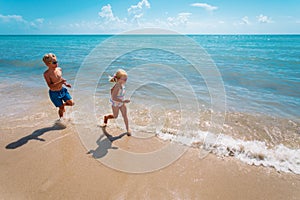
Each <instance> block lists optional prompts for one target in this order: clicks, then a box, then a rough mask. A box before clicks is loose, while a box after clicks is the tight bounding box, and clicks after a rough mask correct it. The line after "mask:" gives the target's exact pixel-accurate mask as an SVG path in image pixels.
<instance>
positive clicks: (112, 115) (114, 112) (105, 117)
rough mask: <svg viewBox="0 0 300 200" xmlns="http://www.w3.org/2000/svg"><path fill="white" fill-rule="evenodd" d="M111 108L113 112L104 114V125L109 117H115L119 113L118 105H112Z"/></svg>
mask: <svg viewBox="0 0 300 200" xmlns="http://www.w3.org/2000/svg"><path fill="white" fill-rule="evenodd" d="M111 108H112V111H113V114H109V115H105V116H104V125H106V124H107V121H108V120H109V119H116V118H117V117H118V115H119V107H115V106H112V107H111Z"/></svg>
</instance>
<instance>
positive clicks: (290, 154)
mask: <svg viewBox="0 0 300 200" xmlns="http://www.w3.org/2000/svg"><path fill="white" fill-rule="evenodd" d="M170 132H171V131H166V130H162V131H160V132H158V133H157V135H158V137H159V138H161V139H163V140H171V141H174V142H178V143H181V144H184V145H188V146H191V147H196V148H204V149H206V150H209V151H210V152H211V153H213V154H215V155H217V156H221V157H228V156H232V157H235V158H237V159H239V160H241V161H242V162H244V163H247V164H249V165H255V166H260V165H261V166H265V167H273V168H275V169H276V170H277V171H282V172H292V173H295V174H300V149H290V148H288V147H286V146H284V145H283V144H279V145H277V146H275V147H273V148H268V145H266V143H265V142H261V141H257V140H255V141H244V140H240V139H234V138H232V137H230V136H227V135H224V134H220V135H219V136H218V137H216V136H215V138H217V140H216V141H215V143H214V144H212V143H210V144H207V143H205V142H204V141H205V138H206V137H207V136H212V134H211V133H208V132H199V134H198V137H194V138H189V137H186V136H177V135H174V134H172V133H170Z"/></svg>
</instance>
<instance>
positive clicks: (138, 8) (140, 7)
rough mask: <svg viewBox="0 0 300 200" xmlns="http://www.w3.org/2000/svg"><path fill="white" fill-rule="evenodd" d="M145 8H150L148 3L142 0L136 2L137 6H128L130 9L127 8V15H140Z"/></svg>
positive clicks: (146, 0)
mask: <svg viewBox="0 0 300 200" xmlns="http://www.w3.org/2000/svg"><path fill="white" fill-rule="evenodd" d="M145 8H150V3H149V1H148V0H142V1H140V2H138V4H136V5H132V6H130V8H128V10H127V11H128V13H130V14H131V13H132V14H140V12H142V10H143V9H145Z"/></svg>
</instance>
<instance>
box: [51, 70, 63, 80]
mask: <svg viewBox="0 0 300 200" xmlns="http://www.w3.org/2000/svg"><path fill="white" fill-rule="evenodd" d="M61 75H62V72H61V71H60V70H56V71H54V72H53V73H51V74H50V78H51V80H52V81H53V82H55V81H57V80H60V79H61Z"/></svg>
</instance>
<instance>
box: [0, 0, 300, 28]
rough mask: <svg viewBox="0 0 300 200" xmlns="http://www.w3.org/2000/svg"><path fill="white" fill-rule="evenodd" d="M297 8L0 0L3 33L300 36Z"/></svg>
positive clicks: (189, 1) (218, 2)
mask: <svg viewBox="0 0 300 200" xmlns="http://www.w3.org/2000/svg"><path fill="white" fill-rule="evenodd" d="M299 8H300V1H299V0H285V1H282V0H272V1H261V0H251V1H237V0H173V1H164V0H118V1H117V0H110V1H107V0H73V1H70V0H51V1H41V0H0V34H111V33H121V32H123V31H128V30H133V29H137V28H152V27H155V28H163V29H170V30H174V31H177V32H180V33H190V34H237V33H239V34H243V33H246V34H261V33H262V34H263V33H270V34H278V33H279V34H280V33H288V34H295V33H296V34H300V12H299Z"/></svg>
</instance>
